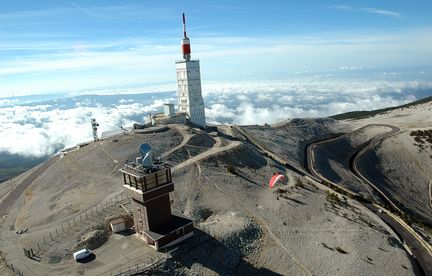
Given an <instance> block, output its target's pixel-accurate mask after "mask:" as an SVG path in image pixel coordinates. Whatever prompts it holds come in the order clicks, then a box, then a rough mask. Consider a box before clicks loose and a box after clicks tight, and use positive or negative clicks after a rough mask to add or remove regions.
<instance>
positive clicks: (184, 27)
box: [183, 13, 187, 37]
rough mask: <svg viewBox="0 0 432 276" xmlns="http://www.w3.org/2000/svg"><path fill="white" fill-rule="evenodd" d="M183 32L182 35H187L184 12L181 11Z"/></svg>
mask: <svg viewBox="0 0 432 276" xmlns="http://www.w3.org/2000/svg"><path fill="white" fill-rule="evenodd" d="M183 34H184V37H187V35H186V16H185V14H184V13H183Z"/></svg>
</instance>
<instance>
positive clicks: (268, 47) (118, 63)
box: [0, 0, 432, 97]
mask: <svg viewBox="0 0 432 276" xmlns="http://www.w3.org/2000/svg"><path fill="white" fill-rule="evenodd" d="M431 10H432V1H416V2H415V4H414V3H413V2H412V1H342V2H341V1H224V0H220V1H127V0H126V1H109V0H105V1H89V0H87V1H68V2H66V1H44V0H38V1H20V0H15V1H0V38H1V39H0V97H7V96H11V95H25V94H42V93H60V92H61V93H64V92H72V93H79V91H87V90H89V91H90V90H94V89H99V90H100V89H103V90H109V89H115V88H124V87H140V88H139V89H142V87H145V86H148V87H151V89H153V88H154V90H155V91H156V90H158V89H157V88H155V87H158V86H159V87H160V88H159V89H160V90H165V91H166V90H167V89H168V90H169V89H170V88H171V87H172V89H175V73H174V72H175V68H174V61H175V60H176V59H180V58H181V53H180V39H181V36H182V30H181V13H182V12H186V14H187V18H188V34H189V37H190V38H191V42H192V56H193V57H196V58H199V59H201V67H202V78H203V82H206V81H208V82H213V83H214V82H217V81H259V80H281V81H285V80H287V79H292V78H305V79H307V78H308V77H310V75H314V76H316V75H320V76H321V77H323V76H324V77H325V76H328V77H340V76H342V75H343V74H335V72H339V71H343V72H346V71H350V72H351V71H356V72H361V73H359V74H357V75H349V77H350V78H354V79H358V78H364V77H365V75H367V77H368V78H382V77H383V75H385V76H389V75H392V76H393V79H394V78H395V77H394V76H395V75H397V74H396V73H395V72H400V71H403V72H404V74H405V73H406V72H408V73H409V74H408V76H409V77H408V78H409V80H422V79H423V80H424V79H428V78H429V77H430V76H431V69H430V68H431V67H432V66H431V65H432V47H431V45H432V16H431V14H430V11H431ZM329 72H332V73H331V74H329ZM377 72H379V73H377ZM387 73H388V75H387ZM393 73H394V74H393ZM398 74H399V73H398ZM343 76H344V78H347V76H346V74H345V75H343ZM399 76H400V78H402V76H401V75H399ZM404 76H405V78H407V77H406V76H407V75H406V74H405V75H404Z"/></svg>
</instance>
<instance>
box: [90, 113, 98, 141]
mask: <svg viewBox="0 0 432 276" xmlns="http://www.w3.org/2000/svg"><path fill="white" fill-rule="evenodd" d="M91 125H92V130H93V140H94V141H95V142H97V141H98V140H99V138H98V134H97V130H98V126H99V124H98V123H97V122H96V119H93V118H91Z"/></svg>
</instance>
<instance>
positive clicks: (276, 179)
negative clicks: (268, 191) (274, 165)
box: [269, 173, 285, 188]
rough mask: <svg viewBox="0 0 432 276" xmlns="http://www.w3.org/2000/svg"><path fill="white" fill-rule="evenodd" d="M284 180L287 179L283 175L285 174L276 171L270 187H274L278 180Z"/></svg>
mask: <svg viewBox="0 0 432 276" xmlns="http://www.w3.org/2000/svg"><path fill="white" fill-rule="evenodd" d="M282 180H285V176H283V175H282V174H280V173H275V174H274V175H273V176H272V178H270V182H269V187H270V188H273V186H274V185H275V184H276V183H277V182H279V181H282Z"/></svg>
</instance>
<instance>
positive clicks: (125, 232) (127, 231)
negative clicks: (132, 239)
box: [116, 228, 136, 237]
mask: <svg viewBox="0 0 432 276" xmlns="http://www.w3.org/2000/svg"><path fill="white" fill-rule="evenodd" d="M135 233H136V232H135V230H134V229H132V228H126V229H125V230H123V231H120V232H117V233H116V234H118V235H122V236H124V237H127V236H131V235H133V234H135Z"/></svg>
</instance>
